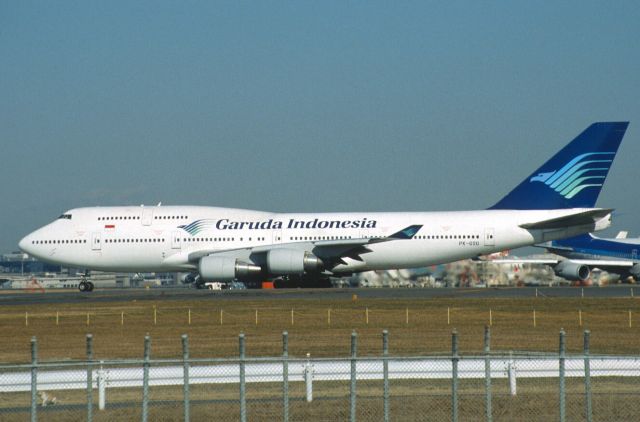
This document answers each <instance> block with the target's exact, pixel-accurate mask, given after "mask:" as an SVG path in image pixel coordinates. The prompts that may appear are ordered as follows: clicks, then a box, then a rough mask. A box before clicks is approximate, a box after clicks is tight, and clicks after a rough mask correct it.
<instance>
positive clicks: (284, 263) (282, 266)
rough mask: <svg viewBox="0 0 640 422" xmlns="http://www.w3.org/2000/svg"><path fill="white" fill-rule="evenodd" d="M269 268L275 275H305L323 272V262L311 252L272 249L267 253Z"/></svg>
mask: <svg viewBox="0 0 640 422" xmlns="http://www.w3.org/2000/svg"><path fill="white" fill-rule="evenodd" d="M267 268H268V269H269V273H270V274H274V275H290V274H304V273H309V272H312V273H313V272H320V271H322V269H323V262H322V260H321V259H320V258H318V257H317V256H315V255H314V254H312V253H311V252H307V251H302V250H299V249H286V248H282V249H271V250H270V251H269V252H267Z"/></svg>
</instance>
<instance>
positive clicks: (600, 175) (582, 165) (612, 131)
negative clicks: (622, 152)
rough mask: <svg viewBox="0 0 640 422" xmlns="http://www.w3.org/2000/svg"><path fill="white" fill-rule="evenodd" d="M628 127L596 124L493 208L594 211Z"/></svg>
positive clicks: (625, 124) (610, 123)
mask: <svg viewBox="0 0 640 422" xmlns="http://www.w3.org/2000/svg"><path fill="white" fill-rule="evenodd" d="M628 125H629V122H600V123H594V124H592V125H591V126H589V127H588V128H587V129H585V130H584V132H582V133H581V134H580V135H578V136H577V137H576V138H575V139H574V140H573V141H571V142H570V143H569V144H568V145H567V146H565V147H564V148H562V149H561V150H560V152H558V153H557V154H556V155H554V156H553V157H552V158H551V159H550V160H549V161H547V162H546V163H544V164H543V165H542V166H541V167H540V168H539V169H537V170H536V171H535V172H533V174H531V176H529V177H527V178H526V179H525V180H524V181H523V182H522V183H520V184H519V185H518V186H517V187H516V188H515V189H514V190H512V191H511V192H510V193H509V194H508V195H507V196H505V197H504V198H502V199H501V200H500V201H498V203H497V204H495V205H494V206H492V207H491V208H490V209H510V210H534V209H560V208H593V207H594V206H595V204H596V200H597V199H598V195H599V194H600V190H601V189H602V185H603V184H604V181H605V179H606V177H607V174H608V173H609V169H610V168H611V164H612V163H613V159H614V157H615V155H616V152H617V151H618V147H619V146H620V141H622V137H623V136H624V133H625V131H626V130H627V126H628Z"/></svg>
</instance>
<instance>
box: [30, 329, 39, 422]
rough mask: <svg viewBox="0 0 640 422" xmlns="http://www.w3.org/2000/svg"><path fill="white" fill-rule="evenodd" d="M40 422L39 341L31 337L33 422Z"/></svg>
mask: <svg viewBox="0 0 640 422" xmlns="http://www.w3.org/2000/svg"><path fill="white" fill-rule="evenodd" d="M37 420H38V339H36V337H35V336H33V337H31V422H37Z"/></svg>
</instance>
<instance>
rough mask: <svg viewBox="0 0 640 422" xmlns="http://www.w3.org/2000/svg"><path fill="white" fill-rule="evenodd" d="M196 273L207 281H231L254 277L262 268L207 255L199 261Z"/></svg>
mask: <svg viewBox="0 0 640 422" xmlns="http://www.w3.org/2000/svg"><path fill="white" fill-rule="evenodd" d="M198 272H199V273H200V277H202V278H203V279H204V280H207V281H208V280H211V281H213V280H215V281H232V280H235V279H236V278H247V277H251V276H256V275H258V274H260V273H261V272H262V268H260V267H259V266H257V265H253V264H248V263H246V262H242V261H239V260H237V259H236V258H232V257H228V256H215V255H209V256H205V257H202V258H201V259H200V262H199V263H198Z"/></svg>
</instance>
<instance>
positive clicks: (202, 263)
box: [20, 122, 627, 290]
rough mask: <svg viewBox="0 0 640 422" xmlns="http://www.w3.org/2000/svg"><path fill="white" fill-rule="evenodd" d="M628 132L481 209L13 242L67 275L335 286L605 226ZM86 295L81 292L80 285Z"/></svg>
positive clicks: (577, 150) (577, 148)
mask: <svg viewBox="0 0 640 422" xmlns="http://www.w3.org/2000/svg"><path fill="white" fill-rule="evenodd" d="M626 128H627V122H605V123H594V124H592V125H591V126H589V127H588V128H587V129H586V130H585V131H584V132H582V133H581V134H580V135H578V137H576V138H575V139H574V140H573V141H571V142H570V143H569V144H568V145H567V146H565V147H564V148H563V149H562V150H560V152H558V153H557V154H556V155H555V156H553V157H552V158H551V159H550V160H549V161H547V162H546V163H545V164H543V165H542V166H541V167H540V168H539V169H537V170H536V171H535V172H534V173H533V174H531V175H530V176H529V177H527V178H526V179H525V180H524V181H522V183H520V184H519V185H518V186H517V187H516V188H515V189H513V190H512V191H511V192H510V193H509V194H508V195H506V196H505V197H504V198H503V199H501V200H500V201H499V202H498V203H496V204H495V205H494V206H492V207H490V208H489V209H487V210H479V211H455V212H384V213H374V212H359V213H271V212H263V211H252V210H241V209H231V208H218V207H195V206H162V207H160V206H158V207H134V206H125V207H92V208H76V209H72V210H69V211H66V212H65V213H63V214H62V215H61V216H60V217H59V218H58V219H57V220H55V221H53V222H52V223H50V224H48V225H46V226H44V227H42V228H40V229H38V230H36V231H34V232H33V233H31V234H29V235H27V236H26V237H25V238H24V239H22V240H21V241H20V249H22V250H23V251H24V252H26V253H28V254H30V255H32V256H34V257H37V258H38V259H41V260H43V261H46V262H52V263H56V264H59V265H62V266H65V267H75V268H81V269H87V270H92V269H95V270H102V271H119V272H163V271H165V272H170V271H171V272H173V271H189V272H193V273H194V274H195V275H196V276H194V277H192V279H193V280H196V281H197V282H198V283H203V282H204V281H208V280H212V281H223V282H224V281H231V280H236V279H237V280H243V281H252V280H254V281H255V280H267V279H283V278H284V279H299V280H303V281H304V280H310V279H317V278H328V277H341V276H345V275H349V274H352V273H354V272H362V271H369V270H384V269H394V268H415V267H425V266H428V265H432V264H440V263H446V262H452V261H456V260H460V259H465V258H473V257H477V256H479V255H486V254H490V253H493V252H497V251H502V250H505V249H513V248H518V247H522V246H531V245H533V244H536V243H541V242H547V241H552V240H557V239H562V238H566V237H571V236H576V235H579V234H582V233H588V232H592V231H596V230H601V229H604V228H607V227H609V225H610V223H611V211H612V210H611V209H602V208H594V206H595V203H596V200H597V198H598V195H599V193H600V190H601V188H602V185H603V183H604V180H605V178H606V176H607V174H608V172H609V169H610V167H611V165H612V163H613V159H614V157H615V155H616V152H617V150H618V146H619V144H620V141H621V140H622V137H623V136H624V133H625V130H626ZM80 289H81V290H91V289H92V285H91V282H90V281H87V282H83V283H81V284H80Z"/></svg>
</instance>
